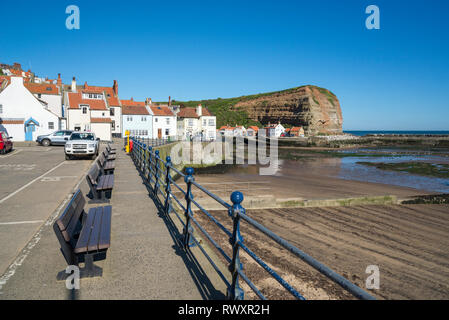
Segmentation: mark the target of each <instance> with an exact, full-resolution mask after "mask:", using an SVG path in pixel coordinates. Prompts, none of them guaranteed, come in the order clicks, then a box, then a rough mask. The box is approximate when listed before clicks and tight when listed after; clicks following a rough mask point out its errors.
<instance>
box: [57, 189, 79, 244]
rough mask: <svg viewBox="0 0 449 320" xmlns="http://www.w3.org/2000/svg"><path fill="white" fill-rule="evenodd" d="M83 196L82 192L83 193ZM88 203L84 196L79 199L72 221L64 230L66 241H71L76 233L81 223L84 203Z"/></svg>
mask: <svg viewBox="0 0 449 320" xmlns="http://www.w3.org/2000/svg"><path fill="white" fill-rule="evenodd" d="M81 197H82V194H81ZM85 204H86V200H84V197H82V199H81V200H79V201H78V203H77V206H76V208H75V210H74V211H73V214H72V218H71V219H70V222H69V223H68V225H67V226H66V229H65V230H61V231H62V235H63V236H64V239H65V241H67V242H69V241H70V239H71V238H73V234H74V233H75V230H76V228H77V227H78V225H79V224H80V221H79V220H80V215H81V213H82V212H83V210H84V205H85ZM58 226H59V225H58Z"/></svg>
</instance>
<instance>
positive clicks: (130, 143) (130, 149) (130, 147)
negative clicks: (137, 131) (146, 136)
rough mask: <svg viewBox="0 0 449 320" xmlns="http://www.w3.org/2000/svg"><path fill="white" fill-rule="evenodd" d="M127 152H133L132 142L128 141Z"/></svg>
mask: <svg viewBox="0 0 449 320" xmlns="http://www.w3.org/2000/svg"><path fill="white" fill-rule="evenodd" d="M129 152H133V141H132V140H131V139H130V140H129Z"/></svg>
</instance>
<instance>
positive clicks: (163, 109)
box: [147, 100, 177, 139]
mask: <svg viewBox="0 0 449 320" xmlns="http://www.w3.org/2000/svg"><path fill="white" fill-rule="evenodd" d="M147 101H148V100H147ZM149 108H150V112H151V115H152V120H153V139H163V138H168V137H170V138H171V139H176V136H177V128H176V114H174V112H173V111H172V110H171V109H170V108H169V107H168V106H162V105H155V104H151V105H149Z"/></svg>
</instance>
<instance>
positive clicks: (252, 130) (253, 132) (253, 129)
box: [246, 126, 259, 137]
mask: <svg viewBox="0 0 449 320" xmlns="http://www.w3.org/2000/svg"><path fill="white" fill-rule="evenodd" d="M258 131H259V127H257V126H249V127H248V129H246V136H247V137H257V132H258Z"/></svg>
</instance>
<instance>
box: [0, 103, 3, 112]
mask: <svg viewBox="0 0 449 320" xmlns="http://www.w3.org/2000/svg"><path fill="white" fill-rule="evenodd" d="M2 113H3V105H2V104H0V114H2Z"/></svg>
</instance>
